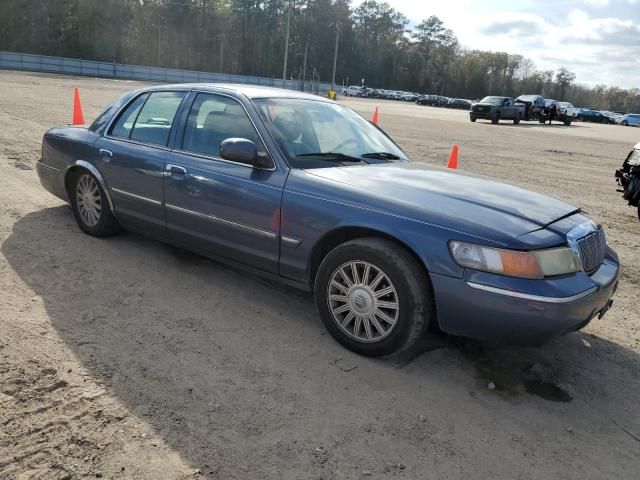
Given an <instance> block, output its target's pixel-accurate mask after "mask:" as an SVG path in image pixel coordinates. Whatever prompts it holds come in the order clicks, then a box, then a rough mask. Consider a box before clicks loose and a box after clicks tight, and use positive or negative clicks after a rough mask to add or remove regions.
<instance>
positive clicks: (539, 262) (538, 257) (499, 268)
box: [449, 241, 582, 278]
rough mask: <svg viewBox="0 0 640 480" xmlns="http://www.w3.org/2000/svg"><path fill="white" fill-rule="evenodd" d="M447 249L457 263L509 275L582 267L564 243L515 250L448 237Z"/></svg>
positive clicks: (559, 272)
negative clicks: (558, 245)
mask: <svg viewBox="0 0 640 480" xmlns="http://www.w3.org/2000/svg"><path fill="white" fill-rule="evenodd" d="M449 249H450V250H451V256H452V257H453V259H454V260H455V262H456V263H457V264H458V265H460V266H461V267H467V268H474V269H476V270H484V271H487V272H494V273H499V274H501V275H509V276H511V277H521V278H544V277H551V276H553V275H563V274H566V273H573V272H579V271H580V270H582V263H581V262H580V259H579V258H578V256H577V255H576V253H575V252H574V251H573V250H572V249H570V248H568V247H560V248H550V249H547V250H538V251H534V252H518V251H515V250H504V249H501V248H490V247H483V246H480V245H474V244H472V243H465V242H456V241H451V242H449Z"/></svg>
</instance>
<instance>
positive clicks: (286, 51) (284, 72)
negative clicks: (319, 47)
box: [282, 4, 293, 80]
mask: <svg viewBox="0 0 640 480" xmlns="http://www.w3.org/2000/svg"><path fill="white" fill-rule="evenodd" d="M292 6H293V5H292V4H289V13H287V34H286V39H285V41H284V65H283V67H282V79H283V80H286V79H287V57H288V56H289V28H290V27H291V8H292Z"/></svg>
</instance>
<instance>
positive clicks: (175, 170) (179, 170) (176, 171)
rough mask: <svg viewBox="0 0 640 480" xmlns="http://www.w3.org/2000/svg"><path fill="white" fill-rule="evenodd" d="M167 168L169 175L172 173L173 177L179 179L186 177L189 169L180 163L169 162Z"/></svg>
mask: <svg viewBox="0 0 640 480" xmlns="http://www.w3.org/2000/svg"><path fill="white" fill-rule="evenodd" d="M166 170H167V172H169V175H171V176H172V177H174V178H176V179H178V180H182V179H184V177H185V175H186V174H187V169H186V168H184V167H181V166H180V165H171V164H168V165H167V167H166Z"/></svg>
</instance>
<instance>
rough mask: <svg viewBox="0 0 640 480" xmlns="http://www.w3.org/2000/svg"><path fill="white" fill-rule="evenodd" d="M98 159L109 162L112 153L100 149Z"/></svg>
mask: <svg viewBox="0 0 640 480" xmlns="http://www.w3.org/2000/svg"><path fill="white" fill-rule="evenodd" d="M99 153H100V158H101V159H102V160H103V161H105V162H110V161H111V157H112V156H113V152H111V150H107V149H106V148H101V149H100V150H99Z"/></svg>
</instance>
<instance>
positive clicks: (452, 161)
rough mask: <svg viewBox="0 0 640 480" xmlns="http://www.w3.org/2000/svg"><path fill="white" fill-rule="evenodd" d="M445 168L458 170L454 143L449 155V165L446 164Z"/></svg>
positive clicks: (456, 145) (455, 144) (456, 147)
mask: <svg viewBox="0 0 640 480" xmlns="http://www.w3.org/2000/svg"><path fill="white" fill-rule="evenodd" d="M447 168H453V169H457V168H458V144H457V143H454V144H453V147H451V153H450V154H449V163H447Z"/></svg>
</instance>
